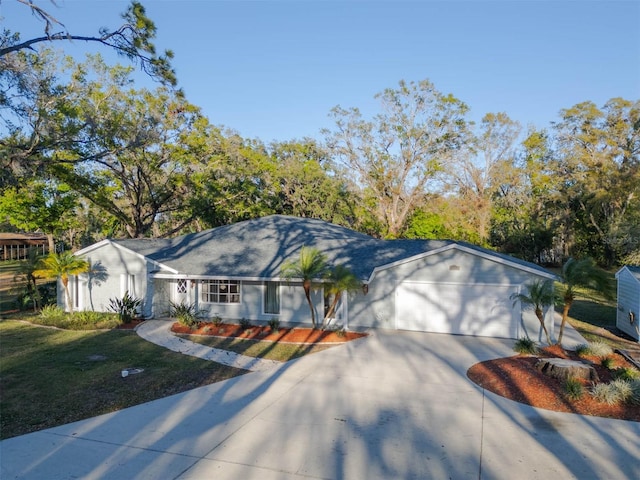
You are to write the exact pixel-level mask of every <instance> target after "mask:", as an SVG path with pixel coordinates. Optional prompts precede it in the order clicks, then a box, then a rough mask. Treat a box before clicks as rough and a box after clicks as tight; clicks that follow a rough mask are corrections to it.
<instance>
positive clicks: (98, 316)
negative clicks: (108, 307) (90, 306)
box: [66, 310, 122, 330]
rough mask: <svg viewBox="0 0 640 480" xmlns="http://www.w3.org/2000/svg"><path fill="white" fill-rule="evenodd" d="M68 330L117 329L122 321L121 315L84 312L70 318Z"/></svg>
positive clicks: (76, 313) (74, 314)
mask: <svg viewBox="0 0 640 480" xmlns="http://www.w3.org/2000/svg"><path fill="white" fill-rule="evenodd" d="M68 317H69V318H68V321H67V326H66V328H69V329H72V330H92V329H94V328H97V329H103V328H115V327H117V326H118V325H119V324H120V323H122V320H121V319H120V315H117V314H113V313H106V312H94V311H92V310H82V311H80V312H75V313H73V314H71V315H69V316H68Z"/></svg>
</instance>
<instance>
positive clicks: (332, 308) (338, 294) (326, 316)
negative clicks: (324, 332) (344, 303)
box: [322, 292, 342, 329]
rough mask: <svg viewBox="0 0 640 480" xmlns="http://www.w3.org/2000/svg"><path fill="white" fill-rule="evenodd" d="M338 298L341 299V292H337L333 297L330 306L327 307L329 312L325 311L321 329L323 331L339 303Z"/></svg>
mask: <svg viewBox="0 0 640 480" xmlns="http://www.w3.org/2000/svg"><path fill="white" fill-rule="evenodd" d="M340 297H342V293H341V292H337V293H336V294H335V295H334V296H333V302H331V306H330V307H329V310H328V311H327V314H326V315H325V316H324V320H323V322H322V328H323V329H325V328H326V327H327V320H328V319H329V318H331V315H333V313H334V312H335V311H336V306H337V305H338V302H339V301H340Z"/></svg>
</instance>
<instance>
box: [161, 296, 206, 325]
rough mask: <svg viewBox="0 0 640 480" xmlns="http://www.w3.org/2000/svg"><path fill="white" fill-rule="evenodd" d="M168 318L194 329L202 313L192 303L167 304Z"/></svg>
mask: <svg viewBox="0 0 640 480" xmlns="http://www.w3.org/2000/svg"><path fill="white" fill-rule="evenodd" d="M169 316H171V317H174V318H176V319H177V320H178V322H179V323H180V324H181V325H185V326H187V327H189V328H194V327H196V326H197V325H198V323H200V321H201V320H202V311H201V310H198V309H197V308H196V306H195V305H194V304H192V303H184V302H182V303H173V302H171V303H170V304H169Z"/></svg>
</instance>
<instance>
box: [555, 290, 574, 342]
mask: <svg viewBox="0 0 640 480" xmlns="http://www.w3.org/2000/svg"><path fill="white" fill-rule="evenodd" d="M570 308H571V302H567V301H565V302H564V308H563V309H562V322H560V333H558V342H557V343H556V345H560V346H562V335H563V334H564V325H565V323H567V317H568V316H569V309H570Z"/></svg>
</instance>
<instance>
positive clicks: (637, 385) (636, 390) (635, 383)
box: [629, 379, 640, 405]
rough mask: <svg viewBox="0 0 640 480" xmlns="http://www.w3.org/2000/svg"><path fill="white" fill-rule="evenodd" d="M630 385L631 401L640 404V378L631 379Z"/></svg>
mask: <svg viewBox="0 0 640 480" xmlns="http://www.w3.org/2000/svg"><path fill="white" fill-rule="evenodd" d="M629 385H631V398H630V399H629V401H630V402H631V403H635V404H636V405H640V379H637V380H631V381H630V382H629Z"/></svg>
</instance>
